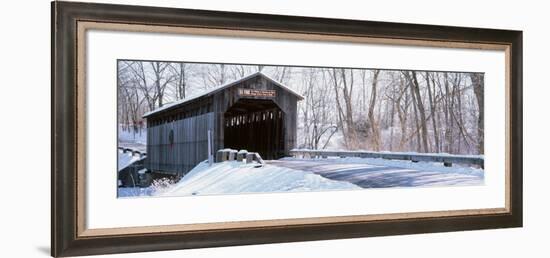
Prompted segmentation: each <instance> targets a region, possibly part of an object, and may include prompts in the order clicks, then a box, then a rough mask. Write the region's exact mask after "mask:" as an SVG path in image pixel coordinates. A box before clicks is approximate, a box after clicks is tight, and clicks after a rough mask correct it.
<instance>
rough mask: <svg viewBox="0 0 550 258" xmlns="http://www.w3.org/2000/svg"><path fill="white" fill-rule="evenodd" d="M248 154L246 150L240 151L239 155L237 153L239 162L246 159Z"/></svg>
mask: <svg viewBox="0 0 550 258" xmlns="http://www.w3.org/2000/svg"><path fill="white" fill-rule="evenodd" d="M247 154H248V151H246V150H240V151H239V153H237V161H241V162H242V161H243V160H245V159H246V155H247Z"/></svg>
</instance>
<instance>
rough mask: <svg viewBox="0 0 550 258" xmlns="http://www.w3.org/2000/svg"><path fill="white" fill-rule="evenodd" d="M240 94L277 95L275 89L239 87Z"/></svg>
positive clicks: (271, 96)
mask: <svg viewBox="0 0 550 258" xmlns="http://www.w3.org/2000/svg"><path fill="white" fill-rule="evenodd" d="M239 95H240V96H243V97H269V98H274V97H275V96H276V93H275V90H256V89H242V88H240V89H239Z"/></svg>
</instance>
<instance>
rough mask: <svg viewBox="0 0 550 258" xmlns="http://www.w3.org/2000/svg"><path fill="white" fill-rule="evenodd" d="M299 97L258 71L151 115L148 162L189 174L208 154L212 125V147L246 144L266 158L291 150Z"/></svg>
mask: <svg viewBox="0 0 550 258" xmlns="http://www.w3.org/2000/svg"><path fill="white" fill-rule="evenodd" d="M248 90H252V91H248ZM301 99H302V98H301V96H299V95H297V94H296V93H294V92H292V91H291V90H289V89H288V88H286V87H285V86H281V85H280V84H278V83H277V82H275V81H273V80H272V79H270V78H268V77H266V76H265V75H263V74H262V73H257V74H254V75H251V76H247V77H245V78H243V79H240V80H237V81H235V82H233V83H229V84H227V85H225V86H222V87H220V88H219V89H217V90H213V91H210V92H209V93H206V94H204V95H202V96H198V97H196V98H194V99H192V100H188V101H185V102H182V103H179V104H176V105H174V106H170V107H168V108H165V109H163V110H160V111H156V112H153V113H151V114H147V115H145V117H146V118H147V126H148V132H147V161H146V166H147V168H149V169H151V170H154V171H160V172H167V173H172V174H185V173H187V172H188V171H189V170H191V168H193V167H194V166H195V165H196V164H198V163H199V162H201V161H203V160H205V159H207V158H208V156H207V155H208V151H207V150H208V130H212V142H213V151H216V150H219V149H224V148H233V149H247V150H248V151H251V152H258V153H260V155H262V157H264V158H266V159H274V158H279V157H282V156H284V155H289V154H290V150H291V149H292V148H294V147H295V143H296V119H297V118H296V115H297V102H298V101H299V100H301ZM170 130H173V134H174V138H173V141H174V142H173V143H172V144H170V135H169V134H170Z"/></svg>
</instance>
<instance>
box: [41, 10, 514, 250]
mask: <svg viewBox="0 0 550 258" xmlns="http://www.w3.org/2000/svg"><path fill="white" fill-rule="evenodd" d="M51 7H52V9H51V10H52V16H51V18H52V20H51V24H52V31H51V32H52V42H51V45H52V51H51V54H52V56H51V62H52V64H51V66H52V74H51V76H52V85H51V86H52V96H51V97H52V107H51V109H52V136H51V137H52V138H51V140H52V167H51V170H52V171H51V173H52V174H51V184H52V185H51V189H52V192H51V195H52V210H51V219H52V221H51V239H52V247H51V255H52V256H55V257H58V256H76V255H92V254H108V253H124V252H141V251H155V250H172V249H186V248H201V247H216V246H233V245H249V244H265V243H280V242H292V241H311V240H323V239H342V238H355V237H370V236H383V235H399V234H417V233H429V232H448V231H458V230H474V229H492V228H509V227H521V226H522V212H523V204H522V32H521V31H511V30H496V29H480V28H461V27H447V26H433V25H417V24H403V23H389V22H371V21H357V20H340V19H325V18H310V17H295V16H279V15H264V14H249V13H234V12H218V11H202V10H187V9H173V8H159V7H143V6H127V5H107V4H92V3H74V2H72V3H69V2H52V5H51ZM102 24H108V25H109V26H111V27H110V28H114V29H117V27H119V29H118V30H122V31H124V30H127V29H128V28H131V27H132V26H141V27H140V28H141V30H143V28H146V27H147V26H153V27H155V26H158V28H160V27H162V28H164V30H165V31H167V32H170V31H172V30H178V29H179V28H187V29H192V30H201V29H211V30H221V31H224V30H230V31H232V33H241V32H242V33H245V34H246V33H251V35H259V34H262V35H263V37H267V38H269V37H270V36H269V35H270V33H278V34H285V35H287V36H288V37H290V38H292V37H295V36H296V37H298V38H307V39H315V40H324V39H330V40H334V41H344V42H346V41H350V40H352V41H353V40H354V39H358V41H359V42H361V39H363V38H368V39H369V42H375V43H383V44H419V45H423V46H438V47H464V46H467V47H468V48H479V49H501V50H505V51H506V53H507V64H506V66H507V105H506V109H507V110H506V111H507V122H506V123H507V124H506V137H507V139H506V141H507V142H506V148H507V151H506V170H507V171H506V176H507V179H506V181H507V184H506V187H507V189H506V194H507V200H506V203H507V208H506V209H503V210H494V209H493V210H472V211H469V212H452V211H448V212H442V213H436V214H433V213H429V214H428V213H427V214H423V213H417V214H414V216H399V215H395V216H394V215H388V216H385V217H381V216H378V217H377V216H370V217H368V216H367V217H365V216H350V217H344V218H339V217H333V218H309V219H301V220H289V221H285V220H282V221H276V222H270V223H264V224H262V223H251V224H249V225H244V224H239V223H234V224H230V225H211V226H210V227H208V228H195V229H184V228H182V227H178V226H163V227H162V228H161V229H160V230H159V229H147V227H145V228H141V229H135V230H132V229H130V230H113V231H110V232H96V231H93V232H90V231H89V230H88V231H87V230H85V229H84V228H83V225H84V217H83V210H84V208H85V204H84V202H83V193H82V192H83V189H82V188H83V179H84V167H85V166H84V164H85V161H84V160H85V153H84V150H85V149H84V148H83V143H84V138H83V137H84V136H83V134H82V132H83V130H84V128H85V125H86V124H85V123H84V121H83V118H82V114H84V113H83V112H84V110H85V104H84V102H83V100H84V98H83V95H82V94H83V93H82V90H79V87H82V83H81V82H82V81H81V80H83V78H82V77H83V76H82V75H81V74H80V73H82V71H81V70H82V69H81V66H79V64H80V62H83V60H82V58H79V57H80V56H81V53H79V52H78V50H79V47H80V48H82V45H79V44H82V43H83V42H80V41H79V40H78V39H79V38H78V37H79V33H81V31H80V30H82V29H85V27H86V26H98V25H99V26H102ZM113 26H114V27H113ZM128 26H130V27H128ZM144 26H145V27H144ZM153 31H155V30H154V29H153ZM79 81H80V83H79Z"/></svg>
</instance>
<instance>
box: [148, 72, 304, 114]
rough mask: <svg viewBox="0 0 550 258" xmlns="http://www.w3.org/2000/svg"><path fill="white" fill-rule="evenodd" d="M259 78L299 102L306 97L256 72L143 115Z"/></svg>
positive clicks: (180, 104) (183, 103)
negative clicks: (269, 82) (292, 96)
mask: <svg viewBox="0 0 550 258" xmlns="http://www.w3.org/2000/svg"><path fill="white" fill-rule="evenodd" d="M258 76H261V77H263V78H265V79H267V80H268V81H271V82H272V83H274V84H275V85H277V86H279V87H280V88H282V89H283V90H285V91H288V92H289V93H291V94H292V95H294V96H296V97H297V98H298V100H303V99H304V97H303V96H302V95H300V94H299V93H298V92H296V91H294V90H293V89H291V88H290V87H288V86H286V85H284V84H282V83H280V82H278V81H277V80H275V79H273V78H271V77H270V76H269V75H267V74H265V73H262V72H261V71H260V72H255V73H252V74H249V75H247V76H244V77H242V78H240V79H237V80H235V81H232V82H229V83H226V84H223V85H221V86H218V87H215V88H212V89H210V90H207V91H204V92H201V93H199V94H195V95H191V96H189V97H187V98H185V99H181V100H177V101H174V102H171V103H168V104H166V105H164V106H162V107H159V108H157V109H155V110H153V111H149V112H147V113H145V114H143V118H147V117H148V116H151V115H153V114H157V113H160V112H162V111H166V110H170V109H173V108H176V107H180V106H182V105H185V104H187V103H189V102H191V101H193V100H196V99H198V98H201V97H205V96H211V95H213V94H215V93H217V92H219V91H222V90H225V89H227V88H230V87H233V86H235V85H238V84H240V83H241V82H244V81H247V80H250V79H253V78H256V77H258Z"/></svg>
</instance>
